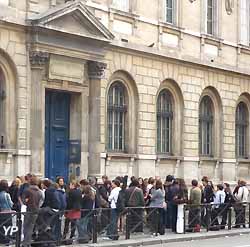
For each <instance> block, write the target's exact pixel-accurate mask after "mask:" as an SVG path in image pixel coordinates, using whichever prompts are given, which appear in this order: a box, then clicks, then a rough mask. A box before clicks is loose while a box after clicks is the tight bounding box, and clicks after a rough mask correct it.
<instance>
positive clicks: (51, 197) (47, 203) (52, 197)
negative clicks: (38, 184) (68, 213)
mask: <svg viewBox="0 0 250 247" xmlns="http://www.w3.org/2000/svg"><path fill="white" fill-rule="evenodd" d="M43 207H50V208H53V209H60V201H59V197H58V194H57V193H56V189H55V188H54V187H52V186H51V187H49V188H48V189H46V191H45V199H44V203H43Z"/></svg>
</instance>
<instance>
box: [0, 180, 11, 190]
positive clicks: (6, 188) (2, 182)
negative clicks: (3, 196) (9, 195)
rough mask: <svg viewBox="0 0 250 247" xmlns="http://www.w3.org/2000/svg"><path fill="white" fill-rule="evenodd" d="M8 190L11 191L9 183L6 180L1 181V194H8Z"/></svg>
mask: <svg viewBox="0 0 250 247" xmlns="http://www.w3.org/2000/svg"><path fill="white" fill-rule="evenodd" d="M8 189H9V184H8V181H7V180H5V179H3V180H1V181H0V192H1V191H6V192H7V191H8Z"/></svg>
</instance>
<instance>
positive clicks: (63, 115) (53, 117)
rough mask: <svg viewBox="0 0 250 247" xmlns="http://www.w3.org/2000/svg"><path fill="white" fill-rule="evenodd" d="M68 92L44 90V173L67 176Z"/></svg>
mask: <svg viewBox="0 0 250 247" xmlns="http://www.w3.org/2000/svg"><path fill="white" fill-rule="evenodd" d="M69 112H70V94H68V93H65V92H58V91H46V95H45V175H46V177H47V178H50V179H52V180H55V179H56V177H57V176H63V177H64V178H65V179H66V180H67V178H68V160H69V159H68V156H69Z"/></svg>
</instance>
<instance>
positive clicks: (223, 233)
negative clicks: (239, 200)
mask: <svg viewBox="0 0 250 247" xmlns="http://www.w3.org/2000/svg"><path fill="white" fill-rule="evenodd" d="M241 234H250V229H233V230H220V231H214V232H213V231H210V232H201V233H187V234H172V233H171V234H168V233H166V235H164V236H157V237H151V238H150V237H148V236H145V237H146V238H144V239H143V238H140V239H129V240H118V241H108V242H106V241H105V242H100V243H98V244H91V243H89V244H76V245H73V246H74V247H138V246H148V245H157V244H165V243H175V242H184V241H193V240H202V239H212V238H222V237H227V236H228V237H229V236H230V237H232V236H237V235H241Z"/></svg>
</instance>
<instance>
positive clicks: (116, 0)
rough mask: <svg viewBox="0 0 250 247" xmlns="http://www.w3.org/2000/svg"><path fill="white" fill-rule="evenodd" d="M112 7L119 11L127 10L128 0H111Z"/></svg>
mask: <svg viewBox="0 0 250 247" xmlns="http://www.w3.org/2000/svg"><path fill="white" fill-rule="evenodd" d="M113 7H114V8H116V9H119V10H121V11H125V12H129V0H113Z"/></svg>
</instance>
